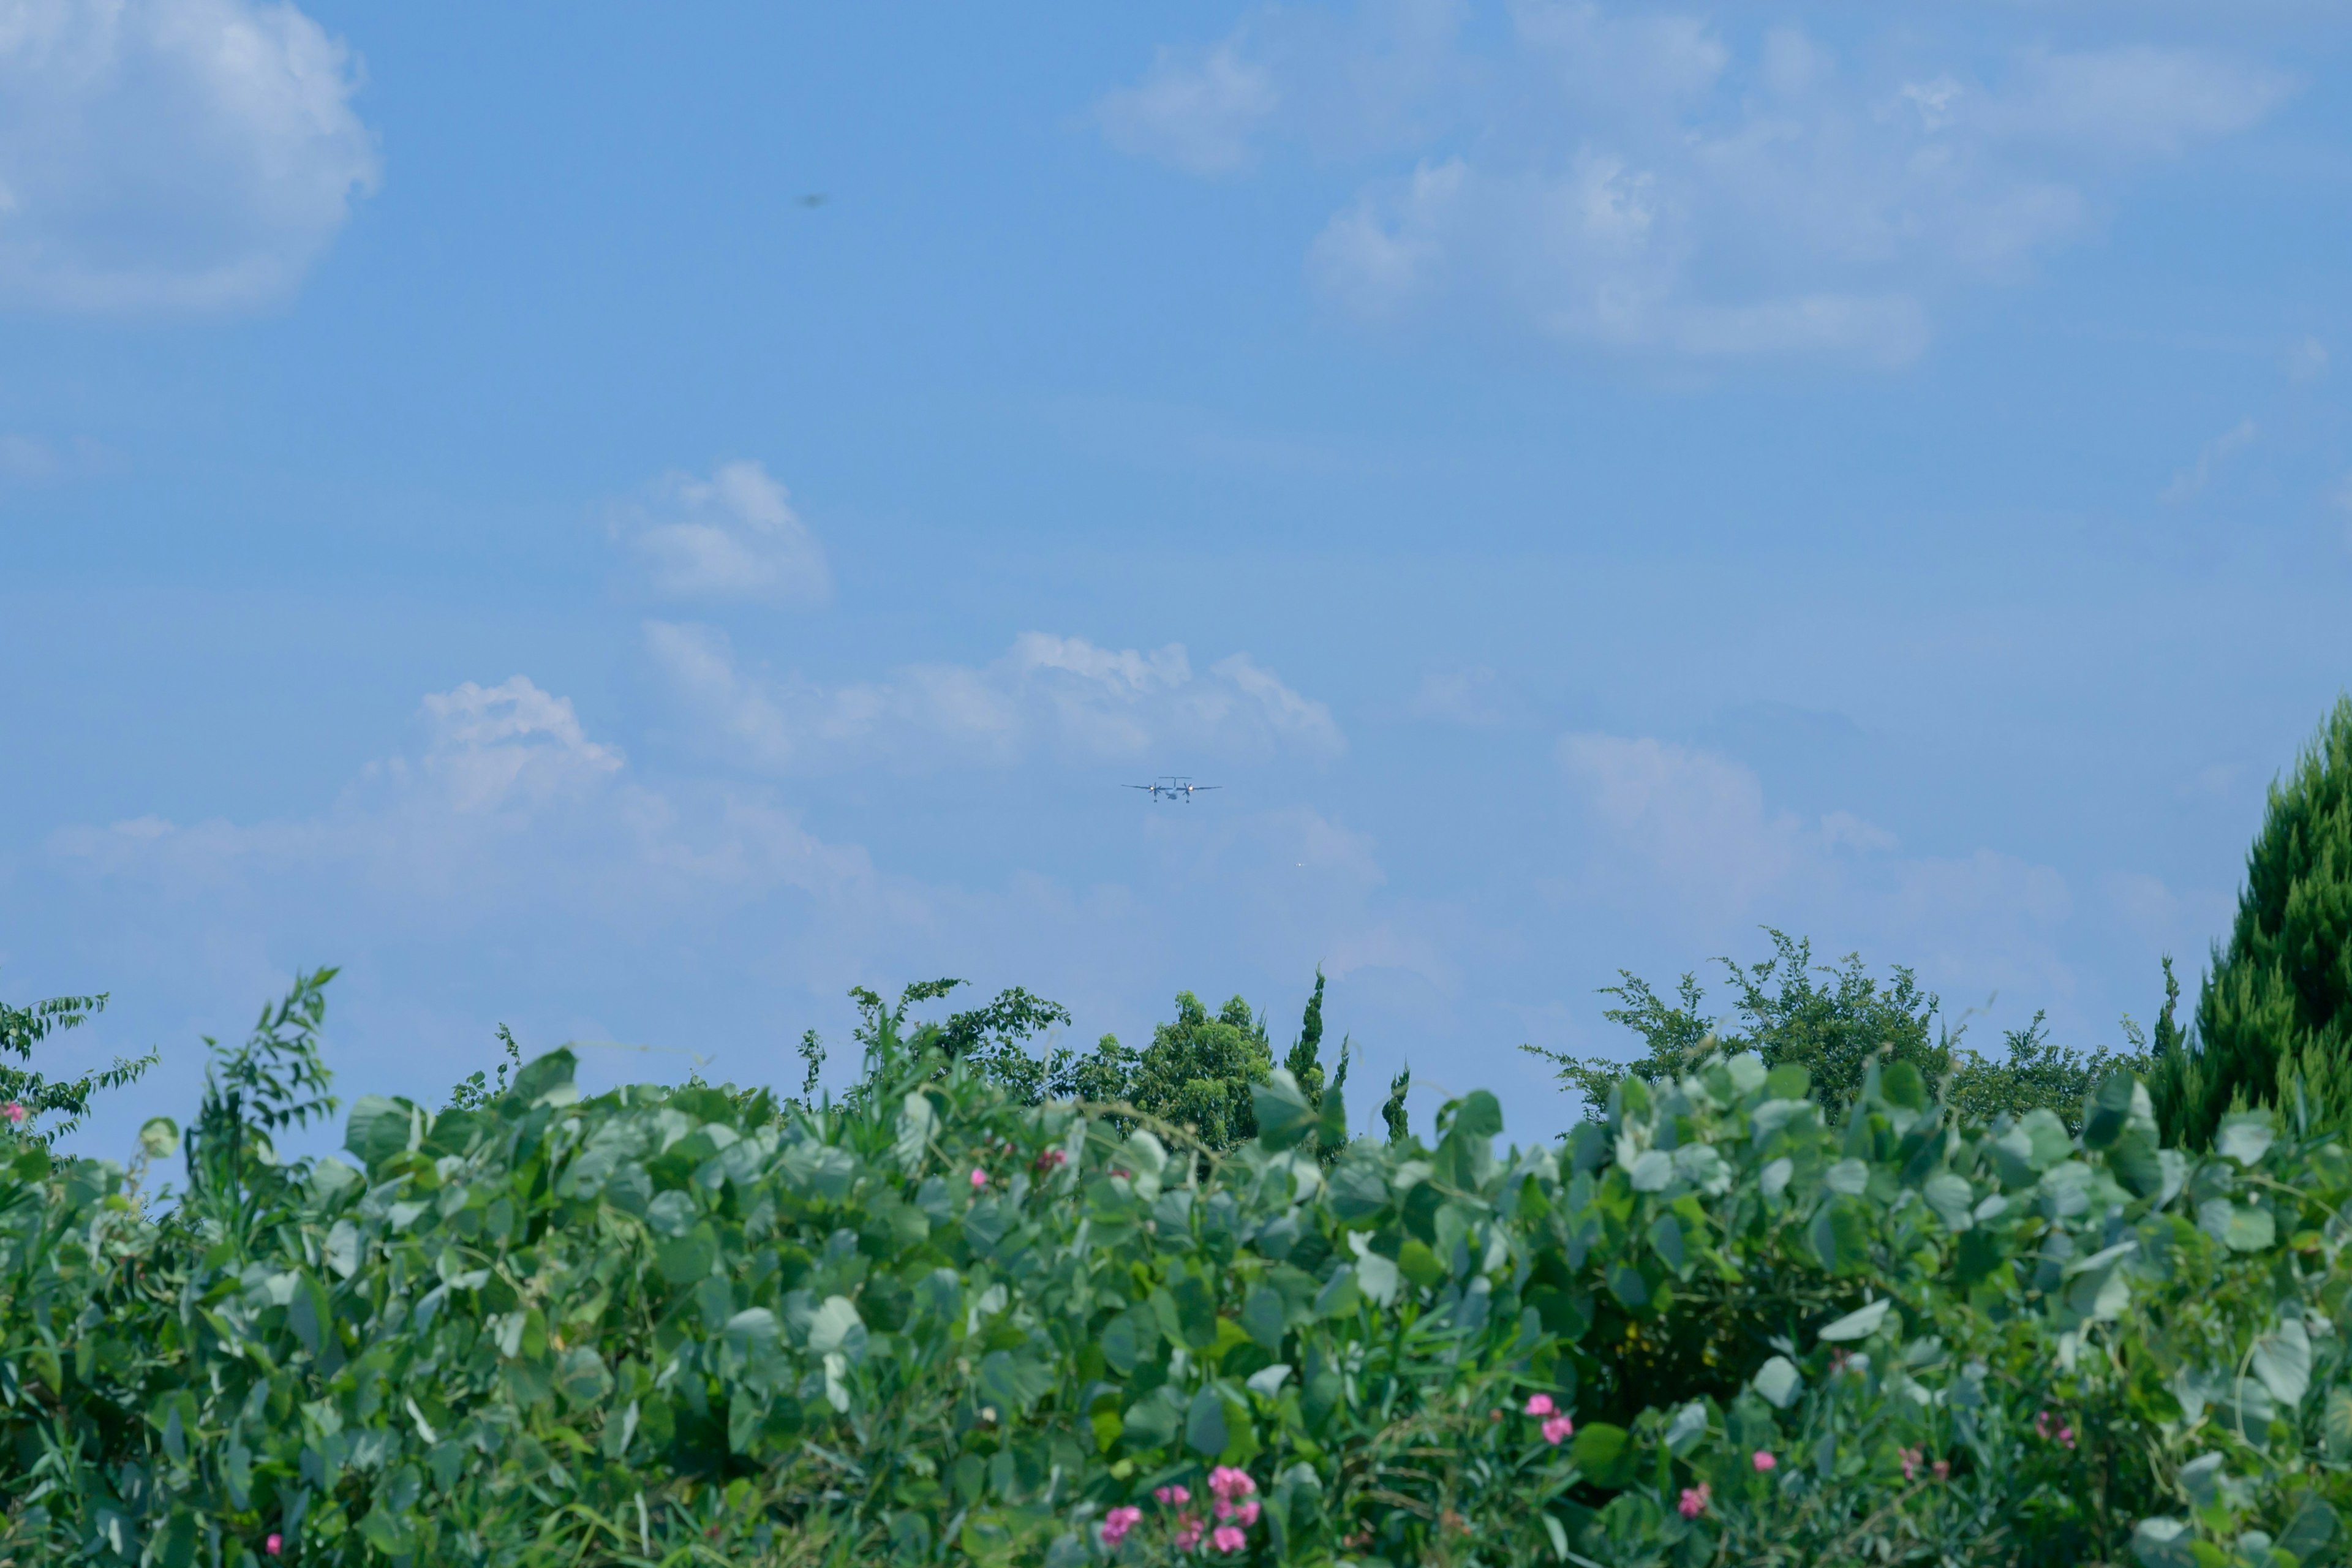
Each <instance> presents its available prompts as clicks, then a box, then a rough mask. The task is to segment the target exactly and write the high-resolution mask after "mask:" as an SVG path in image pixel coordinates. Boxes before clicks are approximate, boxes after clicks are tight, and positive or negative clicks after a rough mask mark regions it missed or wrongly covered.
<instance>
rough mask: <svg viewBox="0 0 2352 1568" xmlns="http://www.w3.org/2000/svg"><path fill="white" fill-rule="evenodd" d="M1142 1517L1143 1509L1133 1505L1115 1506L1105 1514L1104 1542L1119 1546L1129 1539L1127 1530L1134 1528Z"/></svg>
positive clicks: (1107, 1544)
mask: <svg viewBox="0 0 2352 1568" xmlns="http://www.w3.org/2000/svg"><path fill="white" fill-rule="evenodd" d="M1142 1518H1143V1510H1141V1509H1139V1508H1132V1507H1129V1508H1115V1509H1113V1510H1110V1511H1109V1512H1108V1513H1107V1514H1105V1515H1103V1531H1102V1535H1103V1544H1104V1545H1105V1546H1117V1545H1118V1543H1119V1542H1122V1541H1124V1540H1126V1539H1127V1532H1128V1531H1130V1530H1133V1529H1134V1528H1135V1527H1136V1525H1137V1524H1138V1523H1139V1522H1140V1521H1141V1520H1142Z"/></svg>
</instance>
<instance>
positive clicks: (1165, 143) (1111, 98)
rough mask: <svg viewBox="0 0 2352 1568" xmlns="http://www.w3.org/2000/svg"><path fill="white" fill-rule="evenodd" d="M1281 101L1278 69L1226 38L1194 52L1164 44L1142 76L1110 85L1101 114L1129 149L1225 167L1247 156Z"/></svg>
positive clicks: (1106, 128) (1190, 165) (1108, 131)
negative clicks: (1129, 82) (1182, 52)
mask: <svg viewBox="0 0 2352 1568" xmlns="http://www.w3.org/2000/svg"><path fill="white" fill-rule="evenodd" d="M1278 101H1279V95H1278V94H1277V93H1276V90H1275V85H1274V77H1273V74H1272V73H1271V72H1270V71H1268V70H1267V69H1266V68H1265V67H1263V66H1260V65H1257V64H1255V63H1253V62H1251V61H1248V60H1245V59H1244V58H1242V57H1241V53H1240V51H1239V49H1238V48H1237V47H1236V46H1235V45H1234V43H1232V42H1231V41H1228V42H1225V43H1223V44H1219V45H1218V46H1216V47H1214V48H1211V49H1208V50H1205V51H1202V53H1200V54H1199V55H1197V56H1194V57H1191V58H1187V57H1185V56H1182V55H1180V54H1178V53H1177V52H1176V51H1174V50H1171V49H1166V48H1163V49H1161V50H1160V57H1159V58H1158V59H1157V60H1155V61H1154V62H1153V63H1152V67H1151V69H1150V71H1148V72H1147V73H1145V75H1144V78H1143V79H1142V80H1141V81H1139V82H1138V83H1136V84H1135V85H1134V86H1133V87H1128V88H1120V89H1118V90H1116V91H1113V92H1108V93H1105V94H1104V95H1103V97H1102V100H1101V101H1100V102H1098V103H1097V104H1096V106H1095V115H1096V118H1097V120H1099V121H1101V123H1102V128H1103V134H1104V135H1105V136H1106V137H1108V138H1109V140H1110V143H1111V145H1112V146H1114V147H1117V148H1118V149H1119V150H1120V151H1121V152H1123V153H1137V154H1139V155H1140V156H1143V157H1148V158H1154V159H1157V160H1159V161H1160V162H1161V163H1167V164H1170V165H1171V166H1173V167H1175V168H1178V169H1181V170H1183V171H1184V172H1185V173H1186V174H1225V173H1227V172H1229V171H1231V170H1234V169H1238V168H1240V167H1242V166H1243V165H1244V163H1248V162H1249V159H1250V136H1251V133H1252V132H1255V130H1256V129H1257V128H1258V126H1259V125H1260V124H1262V123H1263V122H1264V121H1265V119H1266V117H1267V116H1268V115H1270V114H1272V113H1273V112H1274V110H1275V107H1276V103H1277V102H1278Z"/></svg>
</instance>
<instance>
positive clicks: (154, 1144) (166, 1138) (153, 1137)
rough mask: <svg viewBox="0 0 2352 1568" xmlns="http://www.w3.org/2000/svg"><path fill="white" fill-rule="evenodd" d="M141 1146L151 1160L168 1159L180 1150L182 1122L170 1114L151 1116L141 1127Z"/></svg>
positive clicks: (141, 1150) (141, 1149)
mask: <svg viewBox="0 0 2352 1568" xmlns="http://www.w3.org/2000/svg"><path fill="white" fill-rule="evenodd" d="M139 1148H140V1152H142V1153H144V1154H145V1155H146V1156H147V1157H148V1158H149V1159H151V1160H168V1159H170V1158H171V1157H172V1156H173V1155H174V1154H176V1153H178V1152H180V1124H179V1123H178V1122H176V1121H173V1120H172V1119H171V1118H170V1117H168V1116H151V1117H149V1118H148V1119H147V1121H146V1123H145V1124H144V1125H143V1126H142V1127H141V1128H140V1129H139Z"/></svg>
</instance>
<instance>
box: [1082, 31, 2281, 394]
mask: <svg viewBox="0 0 2352 1568" xmlns="http://www.w3.org/2000/svg"><path fill="white" fill-rule="evenodd" d="M1374 13H1379V14H1381V15H1385V11H1384V10H1383V9H1382V8H1379V7H1367V11H1366V14H1367V15H1371V14H1374ZM1508 16H1509V26H1508V29H1507V32H1506V33H1504V34H1503V35H1502V36H1501V41H1500V42H1499V43H1497V44H1496V45H1493V46H1488V47H1478V46H1475V45H1467V44H1465V42H1464V41H1463V40H1464V37H1465V35H1463V34H1462V32H1461V30H1460V29H1458V28H1449V27H1441V26H1422V27H1420V28H1419V29H1417V30H1414V31H1412V32H1411V33H1410V34H1399V32H1398V29H1395V28H1393V27H1391V28H1388V29H1387V30H1386V31H1385V32H1384V31H1383V29H1382V28H1381V27H1379V26H1370V25H1366V26H1356V27H1348V26H1337V27H1335V26H1328V25H1324V24H1321V23H1318V22H1315V21H1312V20H1308V19H1302V18H1301V17H1299V16H1293V15H1292V14H1291V13H1288V12H1285V11H1278V10H1274V9H1267V10H1264V11H1262V12H1258V13H1254V14H1253V17H1252V19H1251V21H1250V22H1249V23H1248V24H1246V25H1245V26H1244V28H1243V29H1242V30H1240V31H1239V32H1237V33H1235V34H1234V36H1233V37H1231V38H1229V39H1228V40H1227V41H1226V43H1225V44H1224V45H1223V46H1221V47H1220V51H1219V58H1221V59H1223V60H1224V61H1225V62H1226V63H1225V65H1224V67H1223V68H1224V69H1227V70H1229V71H1232V72H1235V73H1245V72H1247V71H1248V70H1249V69H1250V68H1252V66H1253V64H1255V68H1256V71H1257V72H1258V74H1259V75H1261V76H1263V77H1265V79H1268V80H1270V81H1271V83H1272V84H1273V85H1272V87H1271V88H1269V89H1267V90H1266V91H1265V95H1264V97H1263V99H1262V100H1261V101H1262V105H1263V107H1262V110H1261V112H1260V113H1259V114H1258V115H1257V116H1256V117H1255V119H1253V121H1252V122H1251V127H1252V129H1251V134H1252V136H1254V137H1255V142H1253V143H1252V144H1254V145H1255V144H1257V143H1265V144H1272V143H1273V142H1276V140H1277V139H1280V138H1291V139H1296V140H1297V141H1300V142H1305V143H1307V144H1308V145H1311V146H1314V147H1316V148H1317V149H1318V151H1320V152H1325V153H1327V154H1328V151H1329V150H1330V149H1334V148H1348V149H1354V150H1356V151H1357V152H1358V153H1360V157H1359V159H1358V161H1359V162H1369V163H1372V164H1373V165H1374V166H1373V167H1372V168H1370V170H1368V171H1367V177H1366V178H1365V179H1364V180H1363V182H1362V183H1361V184H1360V185H1359V187H1358V189H1357V192H1356V194H1355V195H1354V196H1353V198H1352V199H1351V200H1349V202H1347V203H1346V204H1345V205H1343V206H1341V207H1340V208H1339V211H1337V212H1336V213H1334V214H1332V215H1331V216H1330V217H1329V218H1328V222H1327V223H1326V224H1325V225H1324V226H1323V228H1322V230H1321V232H1320V233H1319V234H1318V236H1317V237H1316V238H1315V239H1314V241H1313V242H1312V244H1311V246H1310V247H1309V250H1308V253H1307V258H1306V268H1307V277H1308V279H1309V281H1310V283H1311V284H1312V285H1313V286H1314V288H1315V289H1317V290H1318V292H1319V293H1320V294H1322V295H1323V296H1324V297H1325V298H1326V299H1328V300H1330V301H1331V302H1332V303H1333V304H1334V305H1336V306H1337V307H1339V309H1340V310H1343V311H1345V312H1347V313H1349V314H1350V315H1354V316H1357V317H1359V318H1361V319H1363V320H1366V321H1374V322H1391V323H1403V322H1415V321H1433V320H1439V321H1448V322H1460V321H1479V320H1481V319H1485V320H1486V321H1488V322H1489V323H1490V324H1494V325H1499V326H1501V327H1504V328H1506V329H1520V328H1528V327H1531V328H1533V329H1534V330H1536V331H1538V332H1541V333H1543V334H1545V335H1547V336H1549V337H1551V338H1553V339H1555V340H1558V341H1559V342H1563V343H1570V344H1588V345H1595V346H1601V347H1606V348H1610V349H1613V350H1617V351H1621V352H1630V353H1647V354H1662V355H1665V356H1670V357H1675V358H1684V359H1699V360H1720V359H1735V358H1753V357H1760V356H1779V355H1789V354H1825V355H1831V356H1835V357H1840V358H1844V359H1848V360H1855V361H1862V362H1868V363H1901V362H1904V361H1906V360H1908V359H1910V358H1913V357H1915V356H1916V355H1917V354H1918V353H1920V352H1921V351H1922V350H1923V349H1924V348H1925V347H1926V345H1927V342H1928V341H1929V338H1930V336H1931V328H1932V319H1933V307H1934V305H1935V303H1936V301H1937V300H1938V299H1939V298H1941V297H1942V296H1944V295H1946V294H1948V293H1949V292H1950V291H1952V290H1954V289H1962V288H1967V287H1972V286H1980V285H1983V284H1986V283H1989V282H1999V281H2003V280H2008V279H2015V278H2017V277H2019V276H2021V275H2022V274H2023V273H2024V272H2026V271H2027V270H2028V269H2029V268H2031V266H2032V263H2033V261H2034V260H2035V259H2036V258H2039V257H2041V256H2042V255H2043V254H2045V253H2047V252H2048V251H2049V250H2051V249H2052V248H2053V247H2056V246H2059V245H2062V244H2064V243H2066V242H2068V241H2070V240H2072V239H2074V238H2075V237H2079V236H2081V235H2083V234H2084V233H2086V232H2088V231H2089V230H2090V229H2091V228H2092V227H2093V226H2094V225H2095V221H2096V215H2097V214H2098V213H2099V212H2100V211H2101V210H2102V208H2103V207H2104V205H2106V202H2107V199H2108V198H2107V195H2106V193H2107V192H2108V191H2109V190H2110V189H2111V188H2112V187H2113V186H2114V184H2115V182H2116V179H2117V178H2118V175H2119V172H2120V171H2121V170H2122V169H2124V168H2125V167H2126V166H2128V165H2130V164H2132V163H2136V162H2146V161H2148V160H2157V159H2164V158H2171V157H2176V156H2178V155H2179V154H2180V153H2183V152H2185V151H2187V150H2189V149H2190V148H2192V147H2194V146H2197V145H2200V144H2202V143H2205V142H2210V141H2212V140H2214V139H2217V138H2221V137H2225V136H2231V135H2235V134H2239V133H2242V132H2244V131H2246V130H2248V129H2249V128H2251V127H2252V126H2254V125H2255V124H2257V123H2259V122H2260V121H2262V120H2263V118H2264V117H2265V116H2266V115H2267V114H2269V113H2270V112H2271V111H2272V110H2273V109H2274V108H2275V107H2276V106H2277V105H2278V104H2279V103H2280V102H2282V101H2284V99H2285V98H2286V97H2287V96H2288V95H2289V94H2290V93H2291V91H2292V90H2293V87H2294V83H2293V81H2292V80H2291V79H2289V78H2288V77H2286V76H2285V75H2284V74H2283V73H2280V72H2277V71H2273V70H2270V69H2266V68H2261V67H2258V66H2255V65H2251V64H2248V63H2245V62H2243V61H2241V60H2237V59H2234V58H2227V57H2223V56H2220V55H2214V54H2209V53H2202V52H2198V51H2193V50H2186V49H2168V48H2160V47H2152V46H2141V45H2132V46H2126V47H2115V48H2105V49H2090V50H2074V51H2062V50H2053V49H2048V48H2032V49H2021V50H2016V51H2012V52H2011V53H2010V54H2009V56H2008V57H2007V58H2006V61H2005V63H2003V64H2001V65H2000V66H1999V67H1998V68H1995V69H1992V70H1990V71H1989V72H1987V71H1982V70H1979V69H1976V68H1974V67H1975V66H1976V64H1977V63H1978V62H1976V61H1975V60H1973V59H1972V60H1969V61H1965V62H1955V63H1954V64H1953V66H1952V67H1951V68H1942V69H1938V68H1935V65H1934V62H1933V61H1924V62H1923V61H1922V60H1920V59H1918V58H1915V57H1916V47H1915V46H1913V45H1912V44H1910V43H1908V42H1903V43H1897V42H1896V41H1895V40H1891V39H1888V40H1878V41H1875V42H1865V43H1864V44H1863V45H1862V46H1860V47H1855V48H1853V50H1852V51H1851V52H1850V53H1848V54H1843V55H1842V54H1841V52H1840V51H1839V50H1837V49H1835V48H1832V47H1831V46H1829V45H1828V44H1826V43H1824V42H1822V41H1820V40H1818V39H1815V38H1813V37H1810V36H1809V35H1807V34H1806V33H1804V32H1802V31H1801V30H1799V29H1796V28H1790V27H1781V28H1778V29H1774V30H1772V31H1770V32H1769V33H1767V34H1766V35H1765V36H1764V37H1763V38H1762V39H1761V41H1760V43H1759V45H1757V46H1754V47H1750V48H1746V49H1743V48H1741V47H1735V44H1734V42H1733V41H1732V39H1733V37H1736V34H1732V33H1727V31H1725V30H1722V29H1718V28H1717V26H1716V25H1715V23H1714V22H1713V21H1712V20H1711V19H1710V18H1708V17H1706V16H1698V15H1672V14H1667V15H1660V14H1655V13H1649V14H1634V13H1630V12H1628V13H1624V14H1620V13H1617V12H1612V11H1610V10H1605V9H1604V8H1602V7H1601V6H1600V5H1592V4H1585V3H1582V0H1517V3H1515V4H1513V5H1510V6H1509V7H1508ZM1391 35H1397V36H1403V37H1410V39H1411V40H1412V47H1411V49H1410V50H1407V51H1402V52H1407V53H1411V54H1412V56H1413V58H1414V60H1415V64H1414V67H1413V68H1412V69H1411V70H1407V71H1399V70H1396V69H1394V68H1393V66H1392V61H1393V60H1394V58H1396V56H1397V55H1398V54H1399V53H1400V52H1401V51H1400V49H1399V47H1396V45H1395V43H1394V38H1393V37H1390V36H1391ZM1383 37H1388V38H1389V45H1388V47H1385V48H1383V47H1376V44H1377V43H1378V41H1379V40H1380V39H1381V38H1383ZM1881 44H1884V45H1885V47H1880V45H1881ZM1374 62H1377V63H1379V64H1380V65H1381V68H1383V70H1384V71H1385V73H1386V74H1385V78H1384V79H1386V80H1388V81H1390V82H1392V83H1402V84H1404V85H1405V89H1406V90H1407V92H1408V95H1409V97H1408V100H1406V101H1404V102H1402V104H1401V103H1400V101H1399V98H1398V95H1397V93H1395V92H1391V93H1389V94H1387V95H1385V96H1383V97H1382V98H1381V99H1380V100H1378V101H1377V103H1368V102H1367V101H1366V100H1364V99H1363V98H1362V95H1360V94H1356V93H1352V92H1350V91H1349V90H1347V86H1346V84H1349V83H1351V82H1353V81H1354V80H1355V79H1357V78H1358V77H1359V76H1360V75H1361V74H1363V73H1364V72H1365V71H1366V69H1367V68H1369V67H1370V65H1371V64H1372V63H1374ZM1165 64H1166V62H1165V60H1164V59H1163V62H1162V65H1163V68H1164V67H1165ZM1923 64H1925V65H1927V67H1928V68H1926V69H1922V68H1920V66H1921V65H1923ZM1136 90H1137V91H1141V90H1142V89H1136ZM1350 117H1353V118H1354V119H1355V120H1357V121H1360V122H1361V123H1360V125H1359V126H1357V127H1356V128H1355V129H1354V130H1352V131H1351V130H1349V128H1347V127H1346V126H1345V125H1341V126H1339V128H1336V129H1335V127H1334V125H1333V123H1332V122H1333V121H1349V119H1350ZM1400 127H1410V128H1411V129H1412V132H1413V134H1412V135H1410V136H1407V137H1402V138H1400V137H1399V136H1398V134H1397V132H1398V128H1400ZM1121 144H1126V143H1124V142H1122V143H1121ZM1232 145H1233V146H1234V147H1235V148H1238V147H1239V146H1240V145H1241V143H1239V142H1234V143H1232ZM1398 153H1402V164H1403V166H1395V164H1396V163H1398V162H1399V160H1398V158H1397V156H1396V154H1398ZM1241 161H1242V159H1241V154H1240V153H1239V152H1238V151H1236V152H1235V153H1234V156H1233V157H1232V158H1231V159H1229V160H1228V161H1226V162H1225V163H1223V164H1221V165H1220V166H1221V167H1231V166H1233V165H1234V164H1235V163H1239V162H1241ZM1383 162H1385V163H1389V164H1390V165H1391V166H1388V167H1381V166H1379V165H1380V164H1381V163H1383Z"/></svg>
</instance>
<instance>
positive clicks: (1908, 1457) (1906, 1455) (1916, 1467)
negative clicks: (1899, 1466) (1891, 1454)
mask: <svg viewBox="0 0 2352 1568" xmlns="http://www.w3.org/2000/svg"><path fill="white" fill-rule="evenodd" d="M1895 1453H1896V1456H1897V1457H1898V1458H1901V1459H1902V1461H1903V1479H1905V1480H1906V1481H1912V1480H1916V1479H1919V1471H1920V1469H1921V1468H1922V1467H1923V1466H1924V1467H1925V1468H1927V1473H1928V1474H1930V1475H1932V1476H1934V1477H1935V1478H1936V1479H1937V1480H1939V1481H1943V1480H1949V1479H1951V1476H1952V1464H1951V1461H1950V1460H1948V1459H1938V1460H1937V1461H1936V1462H1935V1463H1934V1464H1932V1465H1929V1464H1927V1454H1926V1452H1925V1451H1924V1450H1922V1449H1919V1448H1899V1449H1897V1450H1895Z"/></svg>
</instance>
